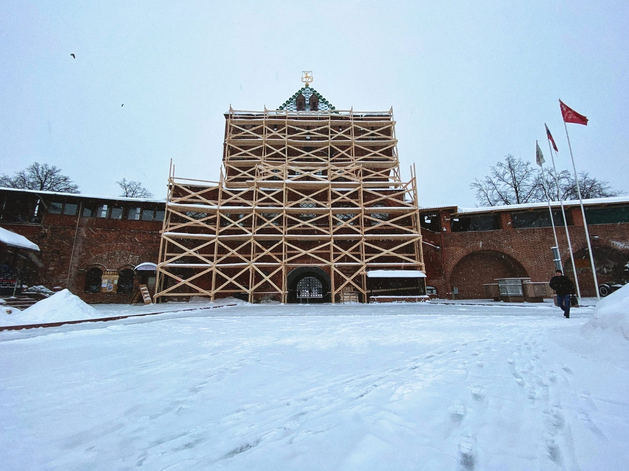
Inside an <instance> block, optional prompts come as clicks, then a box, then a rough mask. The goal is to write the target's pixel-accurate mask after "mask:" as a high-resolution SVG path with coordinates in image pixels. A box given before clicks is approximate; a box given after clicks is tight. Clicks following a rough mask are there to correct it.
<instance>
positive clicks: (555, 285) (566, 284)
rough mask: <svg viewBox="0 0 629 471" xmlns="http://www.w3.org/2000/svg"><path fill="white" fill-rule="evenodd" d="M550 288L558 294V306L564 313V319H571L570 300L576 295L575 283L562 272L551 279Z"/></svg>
mask: <svg viewBox="0 0 629 471" xmlns="http://www.w3.org/2000/svg"><path fill="white" fill-rule="evenodd" d="M550 287H551V288H552V289H554V290H555V293H557V305H558V306H559V307H560V308H561V310H562V311H563V315H564V317H566V318H567V319H569V318H570V299H571V298H572V295H573V294H574V283H572V280H571V279H570V278H568V277H567V276H565V275H564V274H563V273H562V272H561V270H557V271H556V272H555V276H553V277H552V278H551V279H550Z"/></svg>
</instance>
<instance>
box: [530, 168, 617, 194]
mask: <svg viewBox="0 0 629 471" xmlns="http://www.w3.org/2000/svg"><path fill="white" fill-rule="evenodd" d="M542 178H543V179H544V183H545V184H546V188H547V189H548V193H549V195H550V198H551V199H552V200H557V199H558V198H561V199H562V200H563V201H567V200H578V199H579V192H578V191H577V184H576V181H575V179H574V176H573V175H572V173H570V172H569V171H568V170H562V171H561V172H559V173H558V174H557V179H555V174H554V172H553V170H552V169H544V176H543V177H542V176H541V174H538V176H537V182H538V183H537V184H538V185H540V187H542V188H541V192H540V197H539V201H547V197H546V194H545V193H544V192H543V183H542ZM557 184H559V186H557ZM579 189H580V190H581V197H582V198H583V199H586V200H587V199H592V198H606V197H608V196H618V195H621V194H622V191H617V190H612V188H611V187H610V185H609V183H607V182H606V181H603V180H598V179H596V178H593V177H590V175H589V173H588V172H582V173H580V174H579Z"/></svg>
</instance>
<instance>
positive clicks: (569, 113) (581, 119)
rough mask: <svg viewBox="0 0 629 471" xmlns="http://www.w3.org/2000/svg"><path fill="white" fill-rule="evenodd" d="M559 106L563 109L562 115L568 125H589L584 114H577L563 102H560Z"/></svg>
mask: <svg viewBox="0 0 629 471" xmlns="http://www.w3.org/2000/svg"><path fill="white" fill-rule="evenodd" d="M559 106H560V108H561V115H562V116H563V120H564V121H565V122H566V123H575V124H582V125H584V126H587V125H588V119H587V118H586V117H585V116H583V115H582V114H579V113H577V112H576V111H574V110H573V109H572V108H570V107H569V106H566V105H565V104H564V102H563V101H561V100H559Z"/></svg>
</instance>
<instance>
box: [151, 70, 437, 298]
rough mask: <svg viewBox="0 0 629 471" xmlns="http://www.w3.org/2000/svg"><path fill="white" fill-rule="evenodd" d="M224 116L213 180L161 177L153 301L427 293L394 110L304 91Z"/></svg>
mask: <svg viewBox="0 0 629 471" xmlns="http://www.w3.org/2000/svg"><path fill="white" fill-rule="evenodd" d="M311 77H312V76H311V75H310V74H305V75H304V78H302V80H303V81H305V86H303V87H302V88H301V89H300V90H298V91H297V92H296V93H295V94H294V95H292V96H291V97H290V98H289V99H288V100H287V101H286V102H285V103H283V104H282V105H281V106H280V107H278V108H277V109H276V110H267V109H266V108H265V109H264V110H263V111H236V110H233V109H231V107H230V110H229V113H227V114H226V115H225V118H226V124H225V142H224V150H223V165H222V168H221V175H220V181H219V182H207V181H200V180H194V179H189V178H179V177H175V176H174V175H173V174H172V173H173V172H172V171H171V175H169V181H168V183H169V192H168V198H167V203H166V216H165V218H164V226H163V231H162V234H161V244H160V255H159V263H158V269H157V275H158V280H157V287H158V288H157V293H156V294H155V297H156V299H157V300H160V299H164V298H171V297H190V296H207V297H209V298H211V299H212V300H214V299H217V298H225V297H230V296H236V297H240V298H242V299H245V300H247V301H249V302H262V301H279V302H283V303H290V302H310V303H312V302H348V301H355V302H356V301H357V302H368V301H370V300H376V299H377V298H378V297H383V296H388V297H389V298H391V297H392V298H393V299H396V298H399V297H405V298H408V297H420V296H422V295H425V282H424V280H425V275H424V272H425V267H424V263H423V256H422V238H421V233H420V227H419V209H418V201H417V176H416V174H415V169H414V167H413V168H411V178H410V180H409V181H406V182H404V181H402V179H401V177H400V170H399V161H398V155H397V146H396V145H397V139H396V137H395V121H394V119H393V112H392V110H389V111H384V112H372V111H361V112H357V111H354V110H353V109H350V110H337V109H336V108H335V107H334V106H332V104H331V103H330V102H328V101H327V100H326V99H325V98H324V97H323V96H322V95H321V94H320V93H319V92H317V91H316V90H315V89H314V88H312V87H311V86H310V81H311Z"/></svg>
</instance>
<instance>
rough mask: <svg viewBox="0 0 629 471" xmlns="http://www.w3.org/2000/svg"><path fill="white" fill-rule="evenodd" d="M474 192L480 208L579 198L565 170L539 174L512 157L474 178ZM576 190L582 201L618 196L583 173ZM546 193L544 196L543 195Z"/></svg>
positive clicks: (617, 192) (605, 185) (603, 183)
mask: <svg viewBox="0 0 629 471" xmlns="http://www.w3.org/2000/svg"><path fill="white" fill-rule="evenodd" d="M470 186H471V188H472V189H474V190H476V199H477V201H478V204H479V205H481V206H498V205H510V204H523V203H538V202H544V201H548V198H549V197H550V199H551V200H554V201H556V200H557V199H559V198H561V199H562V200H563V201H566V200H576V199H579V194H578V193H577V186H576V182H575V180H574V176H573V175H572V174H571V173H570V172H569V171H568V170H562V171H561V172H559V173H558V174H557V177H556V178H555V174H554V172H553V170H552V169H549V168H545V169H544V173H543V174H542V173H541V172H540V171H539V170H537V169H536V168H535V167H534V166H533V165H532V164H531V163H530V162H525V161H523V160H522V159H518V158H516V157H514V156H512V155H507V156H505V160H504V161H502V162H498V163H497V164H496V166H494V167H491V173H490V174H489V175H487V176H486V177H485V178H484V179H483V180H478V179H476V180H475V181H474V182H473V183H472V184H471V185H470ZM579 187H580V188H581V195H582V197H583V199H590V198H603V197H607V196H618V195H620V194H622V192H620V191H616V190H612V189H611V188H610V186H609V184H608V183H607V182H606V181H602V180H597V179H596V178H593V177H590V176H589V174H588V173H587V172H583V173H581V174H579ZM547 194H548V196H547Z"/></svg>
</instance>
